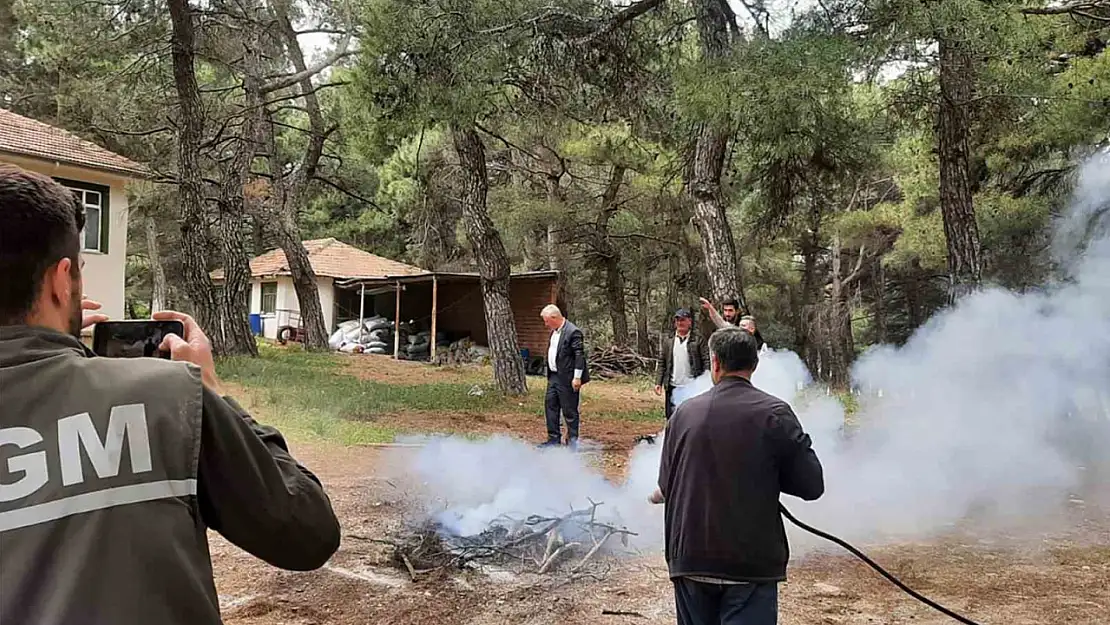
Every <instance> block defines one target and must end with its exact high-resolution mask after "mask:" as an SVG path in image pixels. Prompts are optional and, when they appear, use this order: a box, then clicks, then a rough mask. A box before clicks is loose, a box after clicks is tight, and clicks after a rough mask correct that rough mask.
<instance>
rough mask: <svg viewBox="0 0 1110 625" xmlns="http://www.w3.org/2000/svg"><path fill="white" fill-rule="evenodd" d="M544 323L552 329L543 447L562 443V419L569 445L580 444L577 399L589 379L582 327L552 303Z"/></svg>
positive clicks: (546, 312) (548, 350)
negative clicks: (565, 316)
mask: <svg viewBox="0 0 1110 625" xmlns="http://www.w3.org/2000/svg"><path fill="white" fill-rule="evenodd" d="M540 317H541V318H542V319H543V324H544V325H545V326H547V329H549V330H551V342H550V343H549V344H548V349H547V395H546V397H545V398H544V413H545V416H546V417H547V442H545V443H543V444H542V445H541V447H554V446H557V445H561V444H562V438H563V435H562V423H561V421H560V413H562V418H564V419H566V422H567V445H568V446H570V447H571V448H572V449H573V448H576V447H577V446H578V402H579V400H580V399H581V395H580V392H581V390H582V385H583V384H585V383H587V382H589V381H590V372H589V371H588V370H587V369H586V347H585V343H584V341H583V338H582V330H579V329H578V326H576V325H574V324H573V323H571V322H570V321H567V320H566V318H564V317H563V313H562V311H560V310H559V307H558V306H555V305H554V304H549V305H548V306H545V307H544V309H543V311H542V312H540Z"/></svg>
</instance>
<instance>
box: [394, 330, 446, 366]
mask: <svg viewBox="0 0 1110 625" xmlns="http://www.w3.org/2000/svg"><path fill="white" fill-rule="evenodd" d="M447 345H450V342H449V341H448V340H447V333H446V332H436V347H437V349H438V348H440V347H444V346H447ZM431 353H432V333H431V332H430V331H428V330H424V331H421V332H417V333H415V334H409V335H408V337H407V338H406V341H405V345H404V346H402V347H401V354H402V355H403V356H404V357H405V358H406V359H408V360H422V361H426V360H428V359H429V358H430V357H431Z"/></svg>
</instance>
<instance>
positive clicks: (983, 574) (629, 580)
mask: <svg viewBox="0 0 1110 625" xmlns="http://www.w3.org/2000/svg"><path fill="white" fill-rule="evenodd" d="M440 379H442V378H440ZM503 425H504V424H503V423H500V422H497V421H496V420H494V422H492V423H491V424H490V428H491V429H497V428H500V427H502V426H503ZM294 452H295V453H296V454H297V455H298V457H299V458H300V459H301V460H302V461H303V462H304V463H305V464H306V465H308V466H309V467H310V468H312V469H313V470H314V471H316V472H317V474H318V475H319V476H320V477H321V479H322V480H323V481H324V482H325V484H326V485H327V487H328V489H329V493H330V494H331V497H332V499H333V502H334V504H335V507H336V509H337V511H338V513H339V515H340V517H341V520H342V523H343V528H344V539H343V544H342V547H341V548H340V551H339V553H338V554H337V555H336V556H335V557H334V558H333V559H332V561H331V562H330V563H329V564H328V565H327V566H326V567H325V568H324V569H322V570H319V571H315V572H311V573H290V572H283V571H278V570H276V569H273V568H271V567H269V566H267V565H265V564H263V563H261V562H259V561H257V560H255V559H254V558H252V557H251V556H248V555H246V554H245V553H243V552H241V551H239V550H238V549H237V548H235V547H234V546H231V545H229V544H228V543H226V542H224V541H223V540H222V539H220V538H219V537H217V536H215V535H213V540H212V554H213V559H214V562H215V568H216V574H217V586H218V588H219V592H220V596H221V604H222V605H223V607H224V615H225V619H226V622H227V623H228V624H229V625H278V624H288V625H312V624H314V625H323V624H331V623H334V624H337V625H346V624H354V623H358V624H359V625H363V624H365V623H397V624H407V623H411V624H417V623H420V624H425V623H450V624H455V623H457V624H467V625H484V624H490V625H492V624H495V623H525V624H535V625H539V624H547V623H552V624H554V623H673V622H674V605H673V600H672V598H671V590H670V585H669V582H668V581H667V579H666V569H665V565H664V562H663V559H662V557H661V556H660V555H659V554H652V555H646V556H642V557H637V558H620V559H615V560H613V561H612V562H610V565H611V569H610V572H609V574H608V575H606V576H605V577H604V578H603V579H589V578H586V579H580V580H578V581H574V582H570V583H562V584H560V583H556V582H553V581H552V580H551V579H550V578H549V577H544V578H539V577H516V578H511V577H510V578H507V579H506V578H504V576H492V577H490V576H485V575H481V574H478V573H468V574H465V575H459V576H457V577H450V576H444V575H441V576H439V577H435V578H431V579H419V580H418V581H417V582H415V583H413V582H411V581H410V580H409V578H408V576H407V574H404V573H402V572H401V571H398V570H397V569H396V568H394V567H393V566H392V565H391V564H390V563H389V562H388V553H387V550H388V549H389V548H388V547H385V546H382V545H379V544H376V543H374V542H372V541H371V540H369V539H372V538H375V537H384V536H386V535H387V533H388V532H389V530H390V529H391V528H394V527H396V526H397V525H398V524H399V523H400V522H401V521H402V519H404V518H405V515H406V514H411V512H409V511H408V507H407V506H408V502H407V501H406V495H405V489H404V488H403V487H401V486H399V485H398V482H396V481H394V480H392V479H390V478H389V477H388V475H390V474H391V472H389V471H386V470H385V468H384V465H385V462H384V460H383V459H384V458H386V457H387V454H395V453H405V452H404V451H403V450H401V451H398V450H395V449H382V448H370V447H342V446H338V445H332V444H314V445H295V446H294ZM613 453H614V454H615V453H616V452H615V450H614V452H613ZM618 464H619V463H618ZM391 466H392V464H391ZM618 468H619V467H618ZM614 472H619V471H614ZM1105 521H1107V519H1096V520H1095V521H1094V522H1093V525H1092V526H1091V527H1090V528H1088V530H1086V531H1085V533H1083V534H1082V535H1081V536H1080V537H1079V538H1075V539H1073V540H1072V541H1071V542H1068V541H1061V540H1048V539H1046V540H1045V541H1044V542H1043V543H1042V544H1041V545H1039V547H1038V548H1037V549H1035V550H1030V549H1024V548H1016V547H1011V548H1002V547H998V546H997V545H993V546H992V545H983V544H979V543H975V542H974V541H970V542H969V541H965V542H967V544H964V543H961V542H960V541H959V540H955V539H953V540H948V541H941V542H938V543H936V544H922V545H905V546H900V547H897V548H887V549H881V550H874V552H873V553H872V554H871V555H873V557H875V558H876V559H877V560H878V561H880V562H881V563H883V564H884V565H886V566H888V567H889V568H891V569H892V570H893V571H894V572H896V573H897V574H899V575H901V576H904V578H905V581H907V582H908V583H910V584H911V585H913V586H914V587H916V588H917V589H918V590H920V591H921V592H924V593H925V594H927V595H929V596H931V597H932V598H934V599H936V600H938V601H940V602H942V603H943V604H945V605H948V606H949V607H951V608H953V609H956V610H958V611H962V612H964V613H966V614H967V615H969V616H971V617H972V618H974V619H976V620H977V621H978V622H980V623H984V624H987V623H990V624H998V625H1001V624H1003V623H1005V624H1007V625H1033V624H1056V623H1060V624H1065V623H1066V624H1067V625H1096V624H1098V625H1105V623H1107V622H1110V617H1108V615H1110V583H1108V581H1107V580H1110V533H1108V532H1106V528H1107V524H1106V523H1104V522H1105ZM781 592H782V594H781V602H780V612H781V617H780V622H781V623H784V624H785V625H802V624H806V625H820V624H853V625H854V624H859V625H865V624H866V625H877V624H884V623H889V624H895V623H915V624H924V625H931V624H936V625H940V624H941V623H947V622H951V621H948V620H947V619H946V618H945V617H943V616H941V615H939V614H936V613H934V612H931V611H930V610H928V609H927V608H925V607H924V606H921V605H920V604H917V603H916V602H914V601H912V600H911V599H910V598H908V597H906V596H905V595H903V594H901V593H900V592H899V591H897V590H896V589H895V588H894V587H893V586H891V585H890V584H888V583H887V582H885V581H884V580H882V579H881V578H879V577H878V576H877V575H876V574H874V573H872V572H871V571H870V570H869V569H866V568H865V567H864V566H863V565H861V564H860V563H858V562H857V561H856V560H854V559H852V558H851V557H849V556H845V555H839V554H837V555H813V556H809V557H806V558H804V559H803V560H802V561H800V562H795V563H792V566H791V570H790V580H789V582H787V583H786V584H784V585H783V587H782V591H781ZM603 611H621V612H628V613H632V614H631V615H621V616H607V615H603Z"/></svg>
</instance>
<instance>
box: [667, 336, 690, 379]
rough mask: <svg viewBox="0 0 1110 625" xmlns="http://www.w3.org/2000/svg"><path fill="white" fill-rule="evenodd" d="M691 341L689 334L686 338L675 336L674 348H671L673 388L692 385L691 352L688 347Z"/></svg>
mask: <svg viewBox="0 0 1110 625" xmlns="http://www.w3.org/2000/svg"><path fill="white" fill-rule="evenodd" d="M689 340H690V335H689V334H687V335H686V337H685V338H683V337H681V336H679V335H677V334H675V335H674V346H673V347H672V348H671V385H672V386H676V387H677V386H684V385H686V384H689V383H690V351H689V349H687V345H686V342H687V341H689Z"/></svg>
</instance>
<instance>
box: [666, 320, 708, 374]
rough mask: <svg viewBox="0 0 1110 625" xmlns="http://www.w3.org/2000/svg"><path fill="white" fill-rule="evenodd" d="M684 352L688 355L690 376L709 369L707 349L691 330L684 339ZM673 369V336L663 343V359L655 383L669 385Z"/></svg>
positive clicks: (703, 342)
mask: <svg viewBox="0 0 1110 625" xmlns="http://www.w3.org/2000/svg"><path fill="white" fill-rule="evenodd" d="M686 353H687V354H689V356H690V377H692V378H696V377H698V376H699V375H701V374H703V373H705V372H706V371H707V370H708V369H709V349H708V348H707V347H706V345H705V341H702V340H701V339H699V338H698V337H697V336H695V335H694V333H693V332H691V333H690V335H689V337H688V338H687V339H686ZM673 371H674V337H673V336H672V337H671V340H669V341H667V342H666V343H665V344H664V345H663V360H662V361H661V362H660V363H659V377H658V379H657V380H656V384H658V385H659V386H670V385H671V373H672V372H673Z"/></svg>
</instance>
